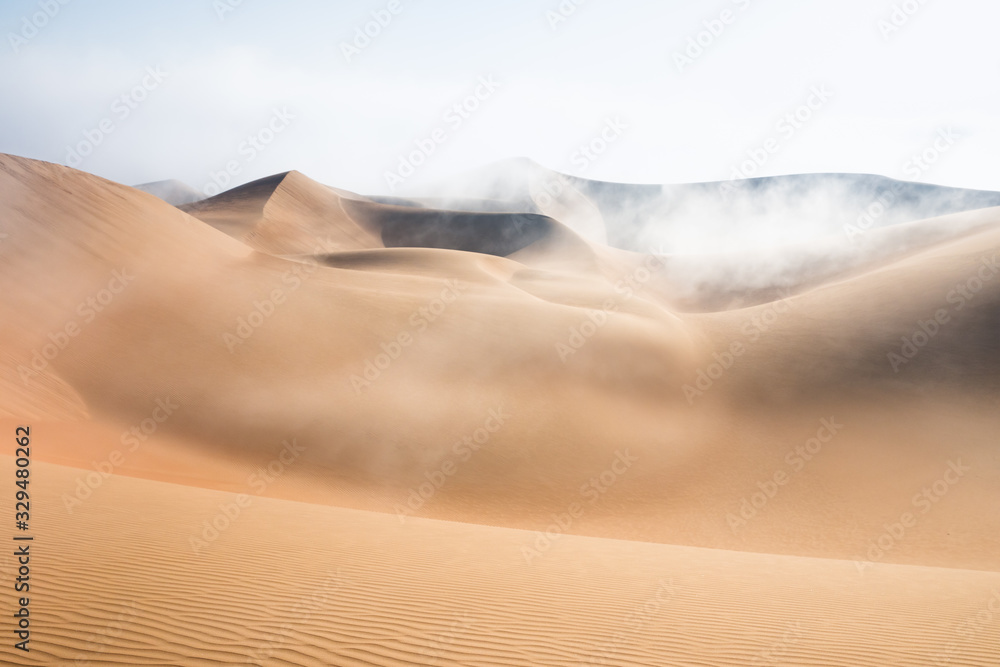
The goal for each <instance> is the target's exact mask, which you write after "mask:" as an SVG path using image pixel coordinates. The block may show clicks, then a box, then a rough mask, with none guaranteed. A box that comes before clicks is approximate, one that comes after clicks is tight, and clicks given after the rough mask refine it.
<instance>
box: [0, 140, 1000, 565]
mask: <svg viewBox="0 0 1000 667" xmlns="http://www.w3.org/2000/svg"><path fill="white" fill-rule="evenodd" d="M0 192H2V193H3V199H2V202H0V206H2V213H3V215H2V216H0V226H2V229H0V231H2V232H3V233H4V234H6V235H7V237H6V238H5V239H4V242H3V244H2V245H0V255H2V257H3V258H4V260H5V261H4V262H3V264H2V265H0V282H2V286H3V294H4V295H5V296H4V297H3V299H2V300H0V316H2V317H3V318H4V321H5V322H10V323H11V326H10V327H9V328H7V329H6V330H5V332H4V343H5V353H4V357H3V359H2V364H0V379H2V384H0V387H2V389H3V391H2V392H0V406H2V408H3V410H4V411H5V413H6V414H22V413H20V412H19V410H22V409H26V406H28V405H29V404H30V407H31V409H32V410H34V413H33V414H36V415H38V417H39V418H40V419H47V420H54V419H56V418H57V417H61V418H66V417H67V416H72V417H75V418H77V419H85V418H88V419H89V421H87V422H84V423H86V424H89V425H90V426H87V427H81V430H80V431H78V432H83V429H84V428H93V429H94V430H93V434H92V437H91V438H90V439H89V440H87V443H88V444H87V445H86V446H85V447H80V448H79V449H74V447H73V446H72V443H71V442H66V443H64V444H63V445H61V446H60V447H59V448H57V449H58V452H59V453H58V460H57V461H55V462H58V463H62V464H69V465H77V466H81V467H86V466H88V465H90V464H91V462H92V461H95V460H97V461H99V460H102V457H110V456H111V455H112V454H111V451H112V450H113V449H114V448H115V447H119V446H120V444H119V443H116V442H114V440H113V438H109V437H108V435H107V434H108V433H111V434H114V433H125V434H127V433H128V432H129V428H130V427H132V426H134V425H136V424H142V423H144V421H145V420H147V419H149V416H150V414H151V411H153V410H154V409H155V408H156V406H157V405H158V404H157V401H158V400H159V401H167V400H169V401H171V405H173V404H176V405H177V406H178V407H177V408H176V410H172V412H171V415H170V418H169V419H167V420H165V421H163V423H162V424H161V423H159V422H157V426H156V430H155V434H153V435H152V436H150V437H149V438H148V442H146V443H145V444H144V445H143V446H142V447H140V448H139V449H138V450H137V451H136V452H135V453H134V455H133V456H131V457H130V458H129V460H128V461H126V463H124V464H122V466H121V468H120V470H121V471H122V472H123V473H125V474H129V475H134V476H140V477H150V478H154V479H169V480H170V481H181V482H183V483H187V484H192V485H204V486H216V487H220V486H221V487H224V488H229V487H228V485H235V486H236V487H239V484H240V479H241V475H242V471H244V470H245V469H246V467H247V466H251V467H252V466H255V465H266V464H267V463H268V462H269V461H272V460H274V459H275V457H277V456H280V455H281V452H282V451H283V449H282V447H283V445H282V444H281V443H283V442H285V441H286V440H290V439H292V440H295V441H296V443H297V446H298V447H301V448H302V450H301V452H298V453H297V454H296V461H297V462H298V463H297V464H296V465H295V466H292V467H291V469H290V470H289V471H288V473H287V475H286V476H285V478H284V481H283V482H282V483H281V484H275V485H273V486H269V487H268V489H267V494H268V495H274V496H278V497H286V498H299V499H308V500H309V501H312V502H318V503H327V504H332V505H341V506H344V507H353V508H359V509H367V510H376V511H381V512H389V513H392V514H395V515H396V516H397V517H399V518H400V520H402V521H404V522H405V521H406V520H407V519H408V518H410V517H415V516H424V517H432V518H442V519H457V520H461V521H467V522H473V523H476V522H479V523H488V524H492V525H503V526H512V527H517V528H527V529H545V527H546V526H547V525H548V524H549V523H551V521H552V518H551V517H552V516H553V515H559V514H560V513H563V512H566V511H567V508H569V507H571V506H572V505H573V504H574V503H580V504H581V506H583V507H585V508H586V519H585V520H583V519H581V520H580V521H579V522H575V523H574V525H573V527H572V530H571V532H574V533H578V534H584V535H592V536H603V537H617V538H625V539H633V540H646V541H654V542H663V543H668V544H683V545H695V546H705V547H719V548H726V549H738V550H744V551H761V552H773V553H784V554H795V555H809V556H822V557H832V558H841V559H853V558H855V557H856V556H857V555H858V554H859V553H863V552H864V551H865V549H866V544H867V541H868V540H869V539H877V538H878V536H879V534H880V531H881V530H882V528H881V526H882V525H883V524H884V523H886V522H890V523H891V522H892V521H893V520H895V517H898V516H899V514H900V512H902V511H904V510H906V508H907V507H909V506H910V505H911V497H912V496H913V495H914V494H917V493H919V492H920V490H921V489H922V488H923V487H924V486H925V485H927V484H929V483H933V482H934V481H935V480H937V479H938V478H940V477H941V476H942V475H944V474H946V471H947V470H948V469H949V462H951V463H956V460H957V459H961V466H962V467H961V470H962V471H963V474H962V476H961V477H960V484H956V485H955V486H954V492H951V491H949V494H948V499H947V500H948V502H944V501H943V500H942V501H941V502H940V503H935V504H934V505H935V506H934V512H933V513H932V514H928V517H927V519H926V520H925V521H922V523H921V530H920V531H917V532H913V533H912V535H911V536H910V537H909V538H908V539H907V540H906V541H905V543H904V544H901V545H900V546H899V547H898V548H896V549H893V550H891V553H888V554H887V555H886V556H885V557H884V559H885V562H897V563H912V564H923V565H937V566H944V567H969V568H980V569H996V567H998V565H1000V563H998V562H997V554H998V553H1000V548H998V547H1000V543H998V538H997V535H1000V517H998V515H997V514H996V513H984V512H981V511H978V510H976V509H975V508H980V507H985V506H988V505H989V504H990V503H995V502H997V493H998V491H997V489H1000V466H998V464H997V460H996V457H995V455H994V453H993V450H992V449H991V442H992V440H991V438H993V436H994V434H995V433H996V428H997V426H998V425H1000V423H998V417H997V412H996V410H995V404H996V402H997V400H998V393H1000V388H998V386H997V384H996V377H997V370H1000V369H998V367H997V364H998V357H997V345H996V342H995V337H991V336H992V335H993V334H995V331H996V329H995V326H996V323H997V312H998V311H1000V277H997V271H995V270H994V269H993V268H992V267H995V266H996V265H995V257H996V254H997V253H998V252H1000V227H998V219H997V213H996V211H991V210H986V211H982V212H977V213H967V214H960V215H957V216H953V217H950V218H944V219H940V220H937V221H930V222H924V223H915V226H914V227H913V228H912V229H911V228H908V229H910V231H908V230H907V229H903V228H902V227H898V228H892V229H888V228H887V229H885V230H873V231H872V232H871V234H873V236H872V237H871V238H873V239H876V240H875V241H872V243H873V244H874V246H875V247H876V248H880V247H881V246H879V244H878V242H877V238H876V235H878V234H883V235H897V236H899V237H901V238H903V239H904V240H902V241H899V240H898V239H896V240H893V241H892V242H891V243H888V244H887V246H886V247H888V246H893V245H895V246H898V248H899V249H897V250H895V251H893V252H889V251H884V250H878V251H877V252H874V251H873V252H872V253H871V254H869V255H867V256H866V257H865V260H864V261H860V260H855V259H852V261H851V262H848V263H847V264H846V268H845V265H841V264H837V263H836V262H834V263H833V264H831V265H829V266H824V267H821V268H820V269H817V270H813V271H812V272H811V273H808V280H801V281H800V282H798V283H793V284H794V287H795V289H796V291H795V292H794V293H792V294H780V295H779V294H778V292H777V288H778V287H783V286H784V285H785V283H777V284H775V283H774V282H771V283H768V282H766V281H764V282H760V283H753V282H750V283H749V286H747V287H746V288H745V289H744V291H743V292H740V291H739V290H738V289H737V288H738V285H740V284H741V283H747V282H748V281H746V279H745V278H744V276H743V274H740V273H734V274H733V275H732V276H731V277H730V278H729V279H728V280H726V281H722V282H721V283H719V284H718V285H716V286H715V287H713V289H715V290H716V291H715V292H712V293H710V294H708V295H707V296H706V295H705V294H700V295H697V297H696V298H693V297H691V296H690V294H689V293H686V292H685V291H684V288H685V286H688V285H690V284H691V281H690V280H688V281H685V278H689V277H688V276H685V275H684V273H685V267H694V266H697V259H698V258H696V257H685V256H680V255H671V256H663V255H659V254H654V253H633V252H628V251H625V250H621V249H615V248H609V247H606V246H602V245H600V244H596V243H593V242H590V241H587V240H585V239H584V238H583V237H581V236H580V235H579V234H578V233H577V232H575V231H573V229H572V226H571V225H566V224H563V221H562V220H555V219H552V218H550V217H545V216H542V215H537V214H524V215H520V216H519V215H518V214H510V213H478V214H476V213H461V212H458V213H457V212H455V211H451V210H432V209H427V208H419V207H412V206H411V207H400V206H397V205H394V204H386V203H380V202H375V201H372V200H369V199H367V198H364V197H360V196H358V195H353V194H351V193H346V192H344V191H339V190H335V189H333V188H329V187H326V186H323V185H320V184H318V183H314V182H312V181H310V180H309V179H308V178H306V177H305V176H303V175H302V174H298V173H296V172H290V173H289V174H282V175H278V176H275V177H272V178H271V179H265V180H263V181H258V182H256V183H253V184H249V185H247V186H243V187H241V188H237V189H235V190H234V191H231V192H229V193H224V194H222V195H219V196H218V197H214V198H212V199H209V200H206V201H204V202H199V203H198V204H194V205H191V206H185V207H183V208H184V211H187V212H184V211H180V210H178V209H175V208H173V207H171V206H169V205H167V204H165V203H164V202H162V201H160V200H158V199H156V198H154V197H151V196H149V195H145V194H141V193H138V192H136V191H134V190H132V189H129V188H125V187H123V186H119V185H116V184H113V183H108V182H106V181H102V180H101V179H97V178H94V177H92V176H88V175H86V174H82V173H80V172H76V171H73V170H70V169H65V168H62V167H57V166H54V165H48V164H44V163H38V162H34V161H31V160H25V159H20V158H14V157H9V156H4V157H2V158H0ZM518 221H521V222H522V223H523V224H520V225H519V224H518ZM949 225H951V226H953V227H954V228H956V229H961V230H962V232H961V233H959V234H950V235H949V234H945V233H944V230H946V229H947V227H948V226H949ZM913 230H915V231H913ZM223 232H224V233H223ZM907 238H911V240H912V239H916V240H915V241H912V242H910V241H906V240H905V239H907ZM397 246H399V247H397ZM803 257H809V255H808V254H807V253H805V254H803ZM753 262H754V260H753V259H752V258H751V259H748V260H747V264H746V266H748V267H753V266H755V265H754V263H753ZM801 263H802V264H803V265H805V266H808V265H809V261H807V260H806V259H802V260H801ZM690 270H694V269H690ZM998 270H1000V269H998ZM116 272H117V273H116ZM977 281H978V282H977ZM767 289H771V290H773V291H774V293H773V294H771V295H768V294H766V290H767ZM726 290H728V291H726ZM719 294H723V296H724V297H725V298H723V297H720V296H719ZM774 297H779V298H774ZM713 299H714V301H713ZM88 300H93V302H94V303H95V304H96V305H89V304H91V301H88ZM685 300H687V301H685ZM696 301H697V303H694V302H696ZM81 304H84V305H83V306H81ZM685 304H687V306H685ZM748 304H755V305H752V306H748ZM692 305H693V306H699V307H700V309H701V310H714V312H702V313H698V314H694V313H688V312H684V311H685V310H694V309H697V308H694V307H692ZM98 306H99V308H98ZM708 306H711V308H709V307H708ZM88 308H89V309H90V310H92V311H93V313H92V314H91V313H90V310H88ZM941 311H943V314H942V312H941ZM928 322H931V324H928ZM935 322H936V323H935ZM70 324H72V325H74V328H72V332H73V333H70V330H69V329H67V326H68V325H70ZM931 331H933V333H931ZM908 341H909V342H908ZM907 345H909V346H911V347H912V350H911V348H910V347H907ZM53 346H54V347H53ZM49 353H51V354H49ZM894 355H895V356H894ZM896 357H898V360H897V359H896ZM24 396H29V397H30V400H28V399H26V398H23V397H24ZM991 406H993V407H991ZM824 420H826V421H824ZM53 423H54V422H53ZM840 425H842V426H840ZM820 429H825V430H823V431H820ZM817 434H821V435H817ZM144 435H146V434H144ZM122 437H123V438H124V437H125V436H124V435H123V436H122ZM821 437H822V438H823V439H822V440H820V439H817V438H821ZM813 441H815V442H816V443H819V444H820V448H821V449H823V451H824V452H825V454H826V455H825V456H820V455H819V453H818V451H815V452H811V451H810V450H807V451H806V454H805V455H803V454H798V453H796V451H797V450H796V447H803V446H808V447H810V448H812V449H815V446H814V445H812V444H809V445H806V444H805V443H812V442H813ZM144 442H145V441H144ZM828 443H829V444H828ZM806 456H808V458H806ZM206 459H207V460H211V461H216V464H215V465H214V468H213V472H212V474H210V475H205V474H204V472H199V471H203V470H204V466H205V461H206ZM800 461H801V466H800V465H799V462H800ZM956 465H958V464H957V463H956ZM966 468H968V472H966ZM446 470H447V471H450V472H444V471H446ZM226 471H229V472H226ZM233 471H240V472H233ZM609 471H610V472H609ZM778 472H781V473H784V474H785V475H786V477H788V479H786V482H787V483H785V484H782V485H781V493H780V496H777V495H775V496H769V500H768V503H767V511H766V512H764V511H760V508H755V509H756V511H755V516H754V517H751V518H752V519H753V520H752V521H751V520H750V519H748V518H745V517H744V516H743V515H742V514H741V506H742V504H743V501H744V500H746V499H747V498H750V497H753V496H754V494H755V493H758V492H759V490H760V488H761V487H760V485H761V484H764V485H765V487H766V488H771V487H770V486H767V485H768V484H770V482H767V480H773V479H774V476H775V475H776V474H777V473H778ZM793 473H794V474H793ZM954 474H957V473H954ZM440 479H447V481H446V482H445V483H441V484H434V483H433V481H432V480H440ZM213 480H214V481H213ZM219 480H224V481H219ZM594 480H597V481H596V482H594ZM428 483H430V484H432V491H431V497H430V498H429V499H428V498H425V497H423V496H421V495H419V494H418V496H417V500H416V501H415V500H414V499H413V498H414V496H413V494H414V493H415V492H416V490H417V489H421V488H423V485H425V484H428ZM775 484H776V483H775ZM775 488H777V487H775ZM948 488H949V489H951V486H949V487H948ZM592 499H593V503H591V500H592ZM772 499H773V502H771V500H772ZM731 516H732V517H737V518H739V519H741V520H743V521H744V522H745V523H746V524H747V525H746V526H742V525H735V524H734V522H733V521H732V520H731V519H730V517H731ZM736 523H738V522H736Z"/></svg>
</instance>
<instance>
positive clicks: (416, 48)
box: [0, 0, 1000, 193]
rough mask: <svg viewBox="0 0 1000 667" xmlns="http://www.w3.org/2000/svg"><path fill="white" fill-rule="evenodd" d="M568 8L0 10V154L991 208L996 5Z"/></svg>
mask: <svg viewBox="0 0 1000 667" xmlns="http://www.w3.org/2000/svg"><path fill="white" fill-rule="evenodd" d="M577 1H578V2H579V4H577V2H574V0H564V1H563V2H561V3H560V1H559V0H505V1H504V2H498V1H495V2H457V1H454V0H453V1H450V2H447V1H444V0H393V1H391V2H390V1H389V0H376V1H358V2H321V1H319V0H315V1H314V0H292V1H284V2H276V1H273V0H271V1H267V0H242V2H241V1H240V0H170V1H169V2H168V1H166V0H160V1H151V0H146V1H143V2H135V1H127V0H111V1H101V0H68V1H66V0H4V1H3V2H2V3H0V27H2V30H3V33H4V43H3V44H2V45H0V54H2V55H0V89H2V90H3V93H4V95H3V104H0V128H2V129H0V152H7V153H14V154H17V155H24V156H28V157H32V158H39V159H43V160H50V161H53V162H59V163H63V164H66V163H70V164H75V165H78V166H79V168H81V169H84V170H86V171H89V172H92V173H95V174H98V175H100V176H104V177H106V178H110V179H113V180H116V181H120V182H124V183H130V184H131V183H140V182H146V181H152V180H161V179H168V178H178V179H181V180H183V181H185V182H187V183H189V184H190V185H192V186H194V187H196V188H197V189H199V190H205V189H206V188H208V189H211V188H212V186H213V174H215V177H216V178H215V180H216V181H220V182H225V181H226V179H227V178H231V179H232V180H231V183H230V185H232V184H237V183H242V182H246V181H249V180H252V179H254V178H258V177H260V176H265V175H268V174H272V173H277V172H280V171H287V170H289V169H298V170H300V171H302V172H304V173H306V174H307V175H309V176H311V177H313V178H315V179H317V180H320V181H323V182H325V183H328V184H330V185H336V186H339V187H342V188H345V189H350V190H355V191H360V192H366V193H376V192H382V193H385V192H389V191H390V186H389V185H390V184H389V181H390V180H393V179H387V176H386V173H387V172H393V173H395V174H397V175H399V174H400V173H403V174H406V177H405V178H403V179H402V180H403V182H402V184H401V185H400V184H399V183H398V182H396V183H394V186H399V190H398V191H400V192H405V191H406V189H407V188H409V189H410V190H411V191H412V190H413V189H418V190H419V187H420V185H421V183H424V182H430V181H433V180H435V179H440V178H447V176H448V175H450V174H454V173H457V172H460V171H461V170H463V169H466V168H470V167H475V166H479V165H482V164H485V163H489V162H492V161H495V160H499V159H503V158H507V157H514V156H527V157H530V158H533V159H534V160H536V161H538V162H540V163H542V164H544V165H546V166H549V167H552V168H555V169H559V170H562V171H567V172H570V173H576V174H580V175H585V176H588V177H593V178H600V179H604V180H614V181H626V182H646V183H675V182H678V183H679V182H690V181H705V180H722V179H727V178H730V177H732V176H734V173H736V174H738V175H744V176H746V175H771V174H783V173H797V172H816V171H843V172H873V173H880V174H884V175H887V176H893V177H897V178H908V179H911V180H921V181H926V182H932V183H942V184H948V185H960V186H967V187H978V188H987V189H998V190H1000V169H998V168H997V163H996V156H997V155H1000V124H998V123H997V122H996V121H997V118H998V117H1000V90H998V85H997V84H998V73H1000V49H997V47H996V44H997V39H996V29H997V26H998V25H1000V3H997V2H995V1H992V0H990V1H987V0H949V2H930V0H924V1H923V2H918V0H907V1H906V2H902V1H900V0H840V1H839V2H815V1H814V2H808V1H803V0H717V1H714V2H674V1H671V0H661V1H659V2H653V1H641V0H616V1H615V2H611V1H610V0H577ZM373 12H374V17H375V18H373ZM376 19H381V22H382V23H383V24H385V25H384V26H383V25H379V24H378V23H377V22H376V23H370V22H372V21H376ZM557 19H558V20H557ZM366 24H368V25H366ZM38 26H41V27H38ZM366 28H367V30H368V32H369V33H372V34H374V37H367V36H365V37H364V38H363V39H357V36H358V34H359V31H360V32H361V34H362V35H363V34H364V31H365V29H366ZM897 28H898V29H897ZM365 40H368V41H367V42H366V41H365ZM699 41H700V42H701V44H700V45H699V44H698V42H699ZM345 45H351V47H352V48H345ZM681 56H683V57H681ZM153 73H155V76H154V74H153ZM483 81H487V82H492V83H490V84H489V85H486V84H484V83H482V82H483ZM477 93H478V96H479V98H478V99H477V98H476V97H474V96H475V95H476V94H477ZM123 96H124V97H123ZM470 96H473V97H472V98H470ZM463 100H464V105H465V106H463V107H460V110H456V109H455V108H454V105H455V104H463ZM810 103H811V105H812V107H813V108H809V106H808V105H809V104H810ZM803 105H806V106H803ZM795 113H798V118H795V116H794V115H793V116H792V117H791V118H789V117H788V114H795ZM251 137H252V138H253V139H252V140H251V139H250V138H251ZM944 137H947V140H946V139H944ZM935 142H937V147H936V148H935ZM587 144H591V145H592V147H593V150H592V151H591V154H590V155H589V156H587V155H585V154H583V153H581V152H580V147H581V146H584V145H587ZM431 149H433V150H431ZM415 151H417V153H414V152H415ZM925 151H927V157H928V160H929V162H931V164H925V165H920V166H917V164H916V163H914V162H912V161H911V160H912V157H913V156H914V155H919V154H921V153H924V152H925ZM428 154H429V155H428ZM401 157H402V158H403V159H404V160H406V162H407V163H409V164H412V163H415V162H420V163H421V164H420V165H419V166H417V167H415V169H414V173H413V175H412V176H409V175H408V174H409V172H408V170H407V168H406V167H405V166H404V167H403V168H402V171H401V163H400V160H401ZM752 157H756V163H755V162H747V160H750V159H751V158H752ZM930 158H933V160H930ZM227 166H229V167H231V168H232V171H233V172H234V174H235V175H233V176H231V177H230V176H228V175H226V174H225V170H226V169H227ZM734 170H739V171H738V172H734Z"/></svg>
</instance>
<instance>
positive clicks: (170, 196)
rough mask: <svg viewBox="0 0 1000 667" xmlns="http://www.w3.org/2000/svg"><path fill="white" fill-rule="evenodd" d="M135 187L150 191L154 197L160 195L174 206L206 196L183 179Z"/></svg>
mask: <svg viewBox="0 0 1000 667" xmlns="http://www.w3.org/2000/svg"><path fill="white" fill-rule="evenodd" d="M134 187H135V189H136V190H142V191H143V192H148V193H149V194H151V195H153V196H154V197H159V198H160V199H162V200H163V201H165V202H167V203H168V204H173V205H174V206H181V205H183V204H190V203H192V202H196V201H199V200H202V199H204V198H205V196H204V195H203V194H201V193H200V192H198V191H197V190H195V189H194V188H192V187H191V186H190V185H188V184H187V183H184V182H182V181H173V180H171V181H154V182H153V183H143V184H142V185H136V186H134Z"/></svg>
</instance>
